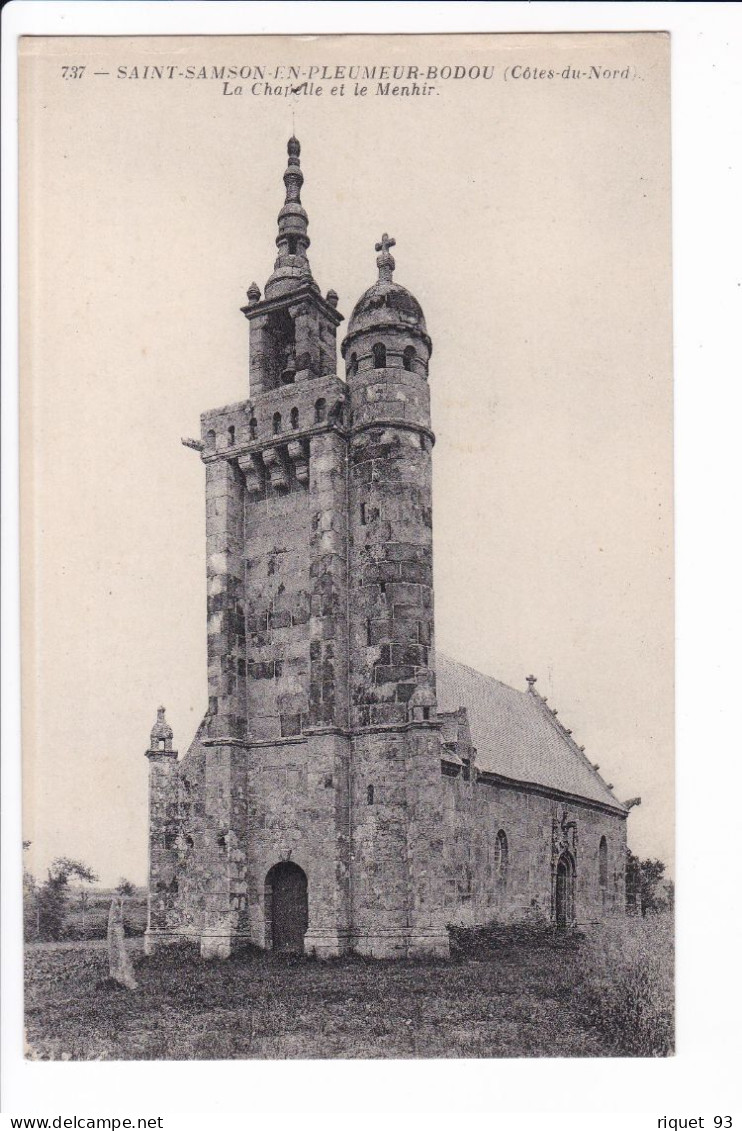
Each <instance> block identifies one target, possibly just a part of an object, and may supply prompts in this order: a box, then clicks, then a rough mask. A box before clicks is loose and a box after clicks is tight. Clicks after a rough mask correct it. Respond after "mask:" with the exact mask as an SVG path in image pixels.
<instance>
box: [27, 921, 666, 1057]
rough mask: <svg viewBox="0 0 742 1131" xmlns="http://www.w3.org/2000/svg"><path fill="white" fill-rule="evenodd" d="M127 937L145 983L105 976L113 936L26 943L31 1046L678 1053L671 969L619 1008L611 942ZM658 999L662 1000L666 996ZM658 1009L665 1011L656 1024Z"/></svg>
mask: <svg viewBox="0 0 742 1131" xmlns="http://www.w3.org/2000/svg"><path fill="white" fill-rule="evenodd" d="M640 928H641V929H642V930H644V933H645V935H646V929H645V928H644V927H643V925H642V924H638V925H636V926H634V927H633V928H630V929H632V930H634V932H636V931H638V930H640ZM129 946H130V948H131V953H132V957H133V960H134V965H135V970H136V976H137V979H138V982H139V987H138V989H136V990H134V991H127V990H124V989H122V988H120V987H118V986H117V985H116V984H115V983H111V982H110V981H109V980H108V978H107V975H108V964H107V953H106V948H105V945H104V944H101V943H96V942H78V943H69V944H67V943H57V944H34V945H31V946H29V947H28V948H27V957H26V1015H27V1041H28V1055H30V1056H32V1057H35V1058H42V1059H52V1060H58V1059H72V1060H77V1059H80V1060H94V1059H105V1060H155V1059H168V1060H181V1059H194V1060H201V1059H206V1060H214V1059H233V1058H250V1057H257V1058H270V1059H274V1058H287V1057H299V1058H322V1057H348V1058H349V1057H353V1058H357V1057H364V1058H379V1057H396V1058H401V1057H513V1056H524V1057H532V1056H536V1057H538V1056H551V1057H555V1056H617V1055H619V1056H620V1055H624V1056H626V1055H634V1056H636V1055H645V1056H646V1055H650V1056H651V1055H655V1056H657V1055H667V1053H668V1052H670V1051H671V1040H672V1022H671V1014H672V1002H671V994H672V975H671V973H670V982H669V993H670V999H669V1000H668V999H667V993H668V988H667V986H664V987H660V989H657V988H656V987H655V988H654V989H653V990H652V993H651V994H650V998H652V1000H651V1001H649V1003H648V1004H647V1003H645V1004H644V1005H642V1003H641V1002H639V1003H638V1004H637V1003H636V1002H635V1001H633V1000H632V1002H631V1003H630V1005H631V1008H633V1010H634V1012H633V1014H631V1013H630V1014H629V1015H628V1016H623V1015H622V1014H621V1015H619V1014H620V1008H619V1006H617V1005H616V1001H614V999H617V1000H619V999H620V1002H623V1003H624V1006H625V999H626V998H627V997H629V998H630V997H631V990H630V985H629V982H626V992H621V993H618V995H617V994H616V989H615V986H614V983H613V981H610V982H609V983H607V982H606V965H605V963H606V959H605V954H606V948H605V946H604V945H603V942H602V941H601V939H599V938H598V939H595V940H591V939H586V938H584V937H582V936H578V935H564V934H556V933H553V932H551V931H546V930H544V931H541V932H538V933H534V932H529V933H524V932H523V931H518V930H517V929H510V930H508V929H505V928H500V929H499V930H494V931H490V932H489V933H487V932H484V933H482V932H478V933H475V934H472V933H468V934H467V933H466V932H461V933H459V934H458V935H457V936H456V937H455V938H454V956H453V957H452V958H451V959H449V960H431V961H421V960H405V961H378V960H364V959H361V958H356V957H346V958H341V959H334V960H330V961H325V962H322V961H317V960H313V959H309V958H304V957H293V958H292V957H279V956H273V955H270V954H265V953H262V952H254V953H253V952H250V953H246V954H244V955H240V956H237V957H234V958H232V959H229V960H228V961H226V962H204V961H202V960H201V959H200V958H199V957H198V953H197V951H196V949H195V948H192V947H190V946H178V947H169V948H166V949H164V950H162V951H160V952H159V953H158V954H156V955H154V956H153V957H151V958H146V957H145V956H144V955H143V953H142V949H141V941H140V940H138V939H133V940H130V942H129ZM630 949H631V948H629V950H630ZM640 950H641V947H640V946H639V944H637V946H635V947H634V957H633V958H632V961H633V962H634V966H636V963H637V961H638V962H639V964H640V965H642V975H641V976H642V977H643V978H644V981H645V982H646V976H645V975H646V966H647V963H646V961H645V959H646V955H644V957H642V954H644V952H641V953H640ZM619 951H620V957H618V958H617V959H616V961H618V962H623V963H624V966H625V965H626V962H627V959H626V947H625V946H622V947H620V948H617V953H618V952H619ZM637 955H639V958H638V959H637V957H636V956H637ZM655 957H659V956H655ZM661 961H662V963H664V965H666V961H665V959H664V958H663V959H661ZM601 963H602V965H601ZM612 976H613V974H611V977H612ZM635 980H636V979H635ZM639 982H641V978H640V979H639ZM639 982H637V985H638V984H639ZM616 984H618V983H616ZM642 984H643V983H642ZM658 994H659V995H660V996H661V998H662V1000H655V999H657V996H658ZM620 1002H619V1005H620ZM617 1009H619V1012H617ZM642 1010H644V1013H646V1012H647V1010H649V1013H650V1014H651V1018H650V1019H651V1021H652V1025H650V1026H649V1027H647V1026H646V1025H644V1029H646V1031H647V1033H650V1034H651V1035H650V1036H649V1037H646V1038H642V1040H639V1042H638V1044H637V1032H639V1033H641V1032H642V1031H643V1030H642V1025H643V1019H642V1018H643V1014H642ZM657 1015H660V1016H661V1017H662V1018H663V1019H664V1020H663V1021H662V1023H661V1024H660V1026H659V1029H658V1027H657V1023H656V1021H657ZM658 1032H659V1037H658V1035H657V1034H658ZM648 1042H649V1043H648ZM652 1042H654V1047H650V1046H651V1045H652ZM663 1042H664V1044H663Z"/></svg>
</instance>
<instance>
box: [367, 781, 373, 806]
mask: <svg viewBox="0 0 742 1131" xmlns="http://www.w3.org/2000/svg"><path fill="white" fill-rule="evenodd" d="M366 800H367V802H368V804H369V805H373V803H374V787H373V786H372V785H370V786H369V787H368V789H367V790H366Z"/></svg>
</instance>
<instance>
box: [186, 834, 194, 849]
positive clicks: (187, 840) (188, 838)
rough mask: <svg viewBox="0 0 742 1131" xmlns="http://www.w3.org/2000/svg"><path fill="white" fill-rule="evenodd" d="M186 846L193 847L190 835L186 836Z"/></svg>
mask: <svg viewBox="0 0 742 1131" xmlns="http://www.w3.org/2000/svg"><path fill="white" fill-rule="evenodd" d="M186 848H193V837H192V836H187V837H186Z"/></svg>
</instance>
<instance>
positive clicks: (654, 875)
mask: <svg viewBox="0 0 742 1131" xmlns="http://www.w3.org/2000/svg"><path fill="white" fill-rule="evenodd" d="M664 876H665V864H664V863H663V862H662V861H661V860H656V859H652V858H648V859H646V860H640V859H639V857H638V856H635V855H634V853H633V852H627V855H626V906H627V909H628V910H629V911H633V912H634V914H637V915H641V916H642V917H644V916H646V915H648V914H652V913H654V912H656V911H664V910H666V909H667V908H668V907H671V906H672V905H673V902H674V896H675V888H674V885H673V883H672V880H665V879H664Z"/></svg>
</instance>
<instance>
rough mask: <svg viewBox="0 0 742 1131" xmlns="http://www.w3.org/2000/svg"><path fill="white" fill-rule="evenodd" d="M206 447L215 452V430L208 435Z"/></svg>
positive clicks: (210, 430)
mask: <svg viewBox="0 0 742 1131" xmlns="http://www.w3.org/2000/svg"><path fill="white" fill-rule="evenodd" d="M206 447H207V448H208V449H209V450H210V451H213V449H214V448H215V447H216V432H215V431H214V429H213V428H210V429H209V431H208V432H207V433H206Z"/></svg>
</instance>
